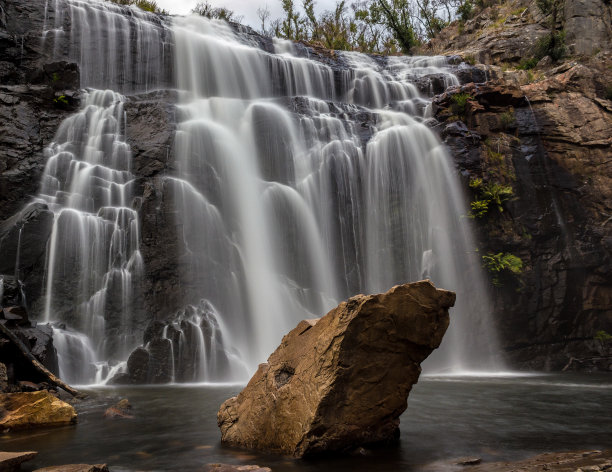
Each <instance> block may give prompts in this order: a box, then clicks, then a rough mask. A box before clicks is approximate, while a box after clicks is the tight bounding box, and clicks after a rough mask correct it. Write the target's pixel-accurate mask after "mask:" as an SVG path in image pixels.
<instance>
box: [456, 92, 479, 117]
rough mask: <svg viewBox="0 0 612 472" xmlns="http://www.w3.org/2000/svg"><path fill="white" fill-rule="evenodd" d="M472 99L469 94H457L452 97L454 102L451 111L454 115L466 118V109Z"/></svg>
mask: <svg viewBox="0 0 612 472" xmlns="http://www.w3.org/2000/svg"><path fill="white" fill-rule="evenodd" d="M472 98H474V97H472V96H471V95H470V94H469V93H456V94H455V95H453V96H452V97H451V101H452V102H453V103H452V105H451V110H452V111H453V113H455V114H457V115H459V116H464V115H465V107H466V105H467V102H468V101H469V100H471V99H472Z"/></svg>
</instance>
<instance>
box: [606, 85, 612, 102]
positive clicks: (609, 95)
mask: <svg viewBox="0 0 612 472" xmlns="http://www.w3.org/2000/svg"><path fill="white" fill-rule="evenodd" d="M605 97H606V99H607V100H612V85H608V86H607V87H606V94H605Z"/></svg>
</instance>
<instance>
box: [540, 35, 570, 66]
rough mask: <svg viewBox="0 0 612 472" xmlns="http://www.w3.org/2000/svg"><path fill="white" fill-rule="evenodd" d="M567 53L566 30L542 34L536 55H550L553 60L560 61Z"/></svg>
mask: <svg viewBox="0 0 612 472" xmlns="http://www.w3.org/2000/svg"><path fill="white" fill-rule="evenodd" d="M566 53H567V48H566V47H565V31H563V30H561V31H556V32H554V33H548V34H546V35H544V36H542V37H541V38H540V39H539V40H538V42H537V44H536V49H535V56H536V57H537V58H538V60H539V59H542V58H543V57H546V56H550V57H551V58H552V60H553V61H558V60H559V59H561V58H563V56H565V54H566Z"/></svg>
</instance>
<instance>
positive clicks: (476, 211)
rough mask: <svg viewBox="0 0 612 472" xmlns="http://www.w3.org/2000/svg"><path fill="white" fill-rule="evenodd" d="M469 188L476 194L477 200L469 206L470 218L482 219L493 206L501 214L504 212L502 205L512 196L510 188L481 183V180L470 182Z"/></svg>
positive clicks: (492, 183) (495, 183)
mask: <svg viewBox="0 0 612 472" xmlns="http://www.w3.org/2000/svg"><path fill="white" fill-rule="evenodd" d="M470 188H471V189H472V190H474V191H475V192H476V194H477V197H478V198H477V199H476V200H474V201H473V202H472V203H471V204H470V208H471V210H470V215H469V216H470V217H472V218H482V217H483V216H485V215H486V214H487V213H488V212H489V211H490V209H491V207H492V206H493V205H494V206H495V208H497V210H498V211H499V212H500V213H501V212H503V211H504V208H503V203H504V202H505V201H507V200H509V199H510V198H512V196H513V195H514V192H513V191H512V187H510V186H509V185H502V184H499V183H497V182H487V183H483V180H482V179H481V178H475V179H472V180H470Z"/></svg>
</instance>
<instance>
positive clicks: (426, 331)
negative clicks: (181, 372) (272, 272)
mask: <svg viewBox="0 0 612 472" xmlns="http://www.w3.org/2000/svg"><path fill="white" fill-rule="evenodd" d="M454 302H455V294H454V293H452V292H448V291H445V290H438V289H436V288H435V287H434V286H433V284H431V282H429V281H422V282H416V283H412V284H406V285H399V286H396V287H393V288H392V289H391V290H389V291H388V292H386V293H384V294H379V295H368V296H366V295H357V296H355V297H352V298H350V299H349V300H347V301H346V302H343V303H341V304H340V305H339V306H338V307H337V308H335V309H333V310H332V311H330V312H329V313H328V314H327V315H325V316H324V317H323V318H320V319H317V320H308V321H302V322H301V323H299V324H298V326H297V327H296V328H295V329H294V330H292V331H291V332H290V333H289V334H287V335H286V336H285V337H284V338H283V341H282V343H281V345H280V346H279V347H278V348H277V350H276V351H275V352H274V353H273V354H272V355H271V356H270V358H269V359H268V362H267V363H265V364H261V365H260V366H259V369H258V370H257V372H256V373H255V375H254V376H253V377H252V378H251V380H250V382H249V384H248V385H247V386H246V388H245V389H244V390H243V391H242V392H241V393H240V394H239V395H238V396H237V397H233V398H230V399H229V400H227V401H226V402H225V403H223V405H222V406H221V408H220V410H219V413H218V416H217V421H218V424H219V427H220V428H221V438H222V441H223V442H225V443H227V444H230V445H234V446H241V447H245V448H249V449H257V450H263V451H270V452H275V453H282V454H290V455H293V456H297V457H301V456H308V455H313V454H317V453H323V452H330V451H348V450H352V449H354V448H355V447H358V446H360V445H364V444H371V443H379V442H388V441H393V440H395V439H396V438H397V436H398V434H399V416H400V414H401V413H402V412H403V411H404V410H405V409H406V406H407V397H408V393H409V392H410V389H411V388H412V385H413V384H414V383H416V382H417V380H418V377H419V374H420V372H421V368H420V363H421V362H422V361H423V360H425V358H426V357H427V356H428V355H429V354H430V353H431V352H432V351H433V350H434V349H435V348H437V347H438V346H439V344H440V342H441V341H442V336H443V335H444V333H445V331H446V328H447V327H448V323H449V317H448V308H450V307H451V306H453V304H454Z"/></svg>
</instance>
